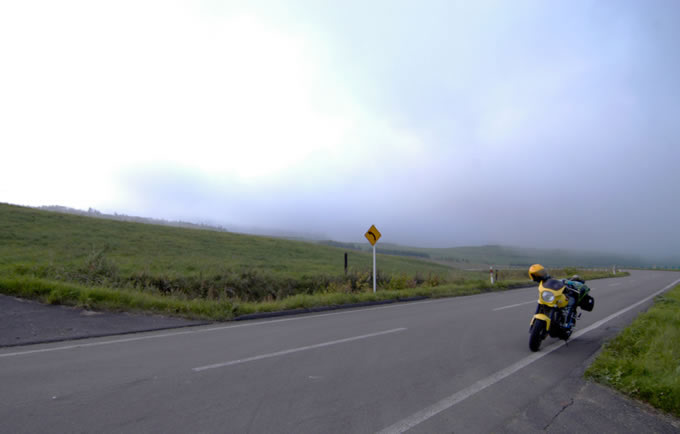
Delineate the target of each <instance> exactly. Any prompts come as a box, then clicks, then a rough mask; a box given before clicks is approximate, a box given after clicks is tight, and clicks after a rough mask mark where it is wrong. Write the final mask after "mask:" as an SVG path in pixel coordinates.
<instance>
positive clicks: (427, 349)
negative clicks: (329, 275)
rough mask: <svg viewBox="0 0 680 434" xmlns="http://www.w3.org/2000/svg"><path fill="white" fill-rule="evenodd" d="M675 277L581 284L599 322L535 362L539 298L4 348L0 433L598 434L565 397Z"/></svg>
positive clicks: (551, 345) (519, 293)
mask: <svg viewBox="0 0 680 434" xmlns="http://www.w3.org/2000/svg"><path fill="white" fill-rule="evenodd" d="M679 279H680V274H678V273H671V272H651V271H634V272H633V273H632V276H631V277H627V278H619V279H603V280H596V281H592V282H589V284H590V286H591V288H592V292H591V294H593V296H594V297H595V300H596V301H595V310H594V311H593V312H584V313H583V316H582V318H581V320H580V321H579V322H578V324H577V327H578V328H577V330H578V331H577V333H576V337H575V338H574V339H573V340H572V341H570V343H569V345H568V346H564V345H561V343H560V342H559V341H555V340H552V339H548V340H547V341H546V342H544V344H543V348H542V350H541V352H539V353H531V352H530V351H529V349H528V326H529V320H530V318H531V315H532V314H533V311H534V308H535V300H536V297H537V291H536V288H524V289H517V290H513V291H507V292H501V293H489V294H483V295H478V296H470V297H460V298H449V299H440V300H427V301H421V302H413V303H404V304H398V305H387V306H379V307H372V308H361V309H353V310H346V311H336V312H332V313H326V314H318V315H316V314H315V315H301V316H296V317H288V318H283V319H276V320H265V321H252V322H243V323H237V324H225V325H212V326H201V327H191V328H186V329H177V330H169V331H162V332H152V333H143V334H135V335H126V336H120V337H107V338H97V339H88V340H79V341H72V342H61V343H52V344H42V345H31V346H25V347H15V348H4V349H0V385H1V386H0V420H1V421H2V423H1V424H0V431H3V432H31V433H33V432H238V433H248V432H250V433H265V432H290V433H334V432H337V433H355V432H356V433H370V432H381V431H382V432H403V431H406V430H409V432H422V433H431V432H499V431H504V432H530V431H550V432H564V431H572V430H574V428H578V427H579V426H580V427H581V428H583V427H584V426H585V427H586V429H585V431H594V430H601V429H600V428H598V426H599V425H598V424H602V423H607V416H606V415H603V414H600V413H598V412H594V413H593V412H590V413H588V412H587V410H582V411H580V412H579V413H577V414H576V415H574V414H573V413H574V411H575V410H576V409H578V408H579V406H578V405H574V399H575V398H574V397H575V396H576V397H578V396H579V394H580V396H581V397H582V398H584V399H581V400H580V401H578V403H580V404H581V405H583V403H584V402H586V401H587V400H588V399H591V398H592V396H597V393H596V392H597V391H595V392H592V393H591V392H588V391H586V390H585V389H584V386H583V385H582V384H581V383H579V386H578V387H576V386H572V385H574V384H577V383H578V382H579V381H582V380H580V379H579V375H575V373H578V372H582V369H583V367H584V366H585V365H586V364H587V363H588V361H589V359H590V358H591V357H592V356H593V354H595V353H596V352H597V350H598V349H599V348H600V346H601V344H602V343H603V342H604V341H605V340H606V339H608V338H610V337H612V336H613V335H615V333H616V332H617V331H618V330H620V329H621V328H622V327H624V326H625V325H626V324H628V323H629V322H630V321H631V320H632V319H633V318H634V317H635V315H636V314H637V313H638V312H640V311H641V310H644V309H645V308H647V307H648V306H649V305H650V304H651V297H652V296H653V294H655V293H657V292H659V291H660V290H662V289H664V288H667V287H669V285H670V284H671V283H673V282H675V281H677V280H679ZM644 300H646V301H644ZM624 309H628V310H627V311H625V312H622V311H623V310H624ZM589 393H590V395H589V396H588V394H589ZM584 394H585V395H586V396H585V397H584ZM583 407H586V408H588V407H590V408H598V403H597V402H595V401H593V402H592V405H583ZM588 414H589V416H588ZM577 419H578V420H577ZM609 419H610V420H613V421H614V422H615V421H616V417H609ZM652 419H653V417H652ZM631 420H633V421H635V420H636V416H632V419H631ZM575 423H577V424H580V425H574V424H575ZM650 423H651V422H650ZM565 424H566V425H565ZM608 426H609V427H610V428H611V427H612V425H611V424H610V425H608ZM666 428H668V429H669V430H673V429H674V425H672V422H670V423H668V424H666V425H663V423H662V424H661V425H659V428H656V429H655V430H656V431H662V432H663V431H665V430H666ZM622 429H624V430H625V429H626V428H625V426H624V427H623V428H622ZM630 429H631V430H632V429H633V428H630ZM582 430H583V429H582ZM614 430H615V431H616V429H614ZM607 431H610V432H611V430H607ZM669 432H672V431H669Z"/></svg>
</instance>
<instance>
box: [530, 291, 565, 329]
mask: <svg viewBox="0 0 680 434" xmlns="http://www.w3.org/2000/svg"><path fill="white" fill-rule="evenodd" d="M565 288H566V286H565V285H564V283H562V282H561V281H559V280H556V279H548V280H545V281H543V282H541V283H539V285H538V304H539V305H544V306H547V307H549V308H554V307H557V308H563V307H565V306H566V305H567V304H569V300H568V299H567V296H566V295H564V289H565ZM544 293H548V295H547V296H544V295H543V294H544ZM550 295H552V297H550ZM546 298H547V299H552V301H547V300H546ZM543 312H546V310H545V309H543ZM543 312H540V311H539V312H537V313H536V315H534V316H533V318H531V326H533V325H534V321H536V320H537V319H540V320H543V321H545V329H546V330H550V317H549V316H548V315H546V314H545V313H543Z"/></svg>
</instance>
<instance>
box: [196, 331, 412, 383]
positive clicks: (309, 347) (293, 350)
mask: <svg viewBox="0 0 680 434" xmlns="http://www.w3.org/2000/svg"><path fill="white" fill-rule="evenodd" d="M404 330H406V328H404V327H401V328H396V329H392V330H385V331H382V332H376V333H370V334H367V335H361V336H353V337H351V338H344V339H338V340H335V341H329V342H323V343H320V344H315V345H307V346H304V347H298V348H291V349H289V350H283V351H277V352H275V353H269V354H260V355H259V356H253V357H248V358H246V359H238V360H230V361H228V362H222V363H215V364H213V365H207V366H199V367H198V368H192V369H191V370H192V371H194V372H201V371H206V370H208V369H215V368H224V367H226V366H233V365H239V364H241V363H248V362H254V361H256V360H262V359H269V358H272V357H278V356H284V355H286V354H292V353H299V352H300V351H307V350H313V349H315V348H322V347H329V346H331V345H337V344H344V343H345V342H352V341H358V340H361V339H368V338H373V337H376V336H382V335H387V334H390V333H397V332H402V331H404Z"/></svg>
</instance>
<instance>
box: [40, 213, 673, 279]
mask: <svg viewBox="0 0 680 434" xmlns="http://www.w3.org/2000/svg"><path fill="white" fill-rule="evenodd" d="M38 209H41V210H46V211H54V212H60V213H67V214H74V215H80V216H85V217H94V218H99V219H109V220H117V221H125V222H135V223H144V224H151V225H162V226H171V227H179V228H188V229H201V230H210V231H218V232H240V233H252V234H254V235H263V236H273V237H276V238H285V239H294V240H298V241H310V238H314V236H309V235H307V236H305V234H290V233H286V232H285V231H280V230H271V231H265V230H252V231H248V230H236V231H234V230H229V229H227V228H225V227H224V226H221V225H214V224H206V223H191V222H184V221H170V220H163V219H155V218H148V217H138V216H128V215H125V214H118V213H114V214H105V213H102V212H100V211H98V210H95V209H92V208H90V209H89V210H87V211H83V210H78V209H74V208H68V207H63V206H57V205H52V206H43V207H39V208H38ZM317 243H318V244H322V245H326V246H331V247H337V248H341V249H344V250H354V251H360V252H361V251H365V252H368V251H369V250H370V246H369V245H368V244H367V243H347V242H339V241H333V240H325V241H318V242H317ZM377 251H378V252H379V253H381V254H385V255H392V256H405V257H412V258H417V259H423V260H430V261H434V262H438V263H442V264H445V265H447V266H451V267H454V268H459V269H461V268H462V269H467V268H479V267H481V266H489V265H494V266H499V267H525V266H529V265H531V264H533V263H537V262H538V263H542V264H544V265H546V266H551V267H558V266H563V267H564V266H567V267H611V266H612V265H617V266H623V267H653V266H659V267H673V268H674V267H678V266H680V258H666V259H649V258H646V257H642V256H639V255H622V254H615V253H604V252H592V251H575V250H565V249H538V248H530V247H513V246H500V245H489V246H464V247H450V248H423V247H410V246H401V245H398V244H389V243H379V244H378V245H377Z"/></svg>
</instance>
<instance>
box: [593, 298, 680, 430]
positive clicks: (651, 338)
mask: <svg viewBox="0 0 680 434" xmlns="http://www.w3.org/2000/svg"><path fill="white" fill-rule="evenodd" d="M585 375H586V377H587V378H591V379H594V380H595V381H598V382H600V383H603V384H607V385H609V386H611V387H614V388H615V389H617V390H619V391H621V392H623V393H625V394H627V395H629V396H632V397H634V398H637V399H640V400H642V401H645V402H647V403H649V404H651V405H653V406H654V407H657V408H659V409H661V410H663V411H666V412H668V413H671V414H673V415H674V416H676V417H680V285H679V286H676V287H675V288H673V289H672V290H670V291H669V292H667V293H666V294H664V295H661V296H659V297H657V298H656V300H655V302H654V305H653V306H652V307H651V308H650V309H649V310H648V311H647V312H645V313H642V314H641V315H640V316H638V318H637V319H636V320H635V321H634V322H633V323H632V324H631V325H630V326H629V327H627V328H626V329H625V330H623V331H622V332H621V333H620V334H619V335H618V336H617V337H616V338H615V339H613V340H612V341H610V342H609V343H607V344H606V345H605V347H604V349H603V351H602V353H600V355H599V356H598V357H597V359H596V360H595V362H593V364H592V365H591V366H590V367H589V368H588V369H587V370H586V373H585Z"/></svg>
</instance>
